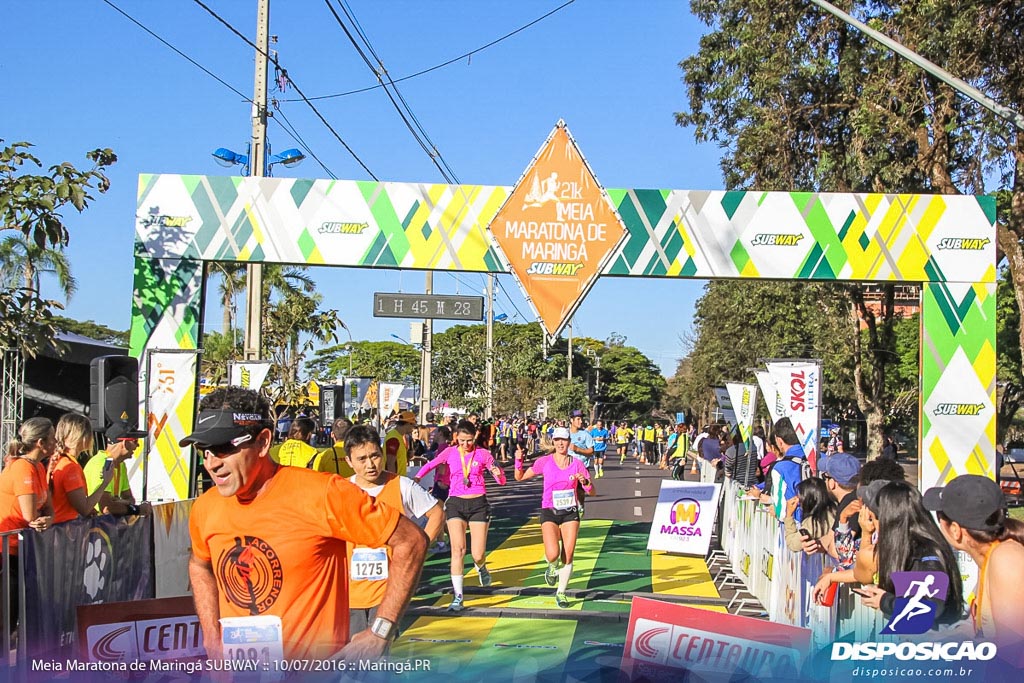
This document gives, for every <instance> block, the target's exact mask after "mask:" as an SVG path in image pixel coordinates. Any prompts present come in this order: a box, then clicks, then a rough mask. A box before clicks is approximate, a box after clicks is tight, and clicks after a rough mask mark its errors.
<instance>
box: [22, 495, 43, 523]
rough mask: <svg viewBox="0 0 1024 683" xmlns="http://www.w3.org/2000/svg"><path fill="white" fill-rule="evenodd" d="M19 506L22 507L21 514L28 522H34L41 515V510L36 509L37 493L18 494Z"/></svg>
mask: <svg viewBox="0 0 1024 683" xmlns="http://www.w3.org/2000/svg"><path fill="white" fill-rule="evenodd" d="M18 507H19V508H20V509H21V516H22V517H24V518H25V521H27V522H33V521H34V520H35V518H36V517H39V512H38V510H37V509H36V494H34V493H26V494H25V495H23V496H18Z"/></svg>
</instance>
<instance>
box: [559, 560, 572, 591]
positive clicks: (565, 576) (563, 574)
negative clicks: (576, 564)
mask: <svg viewBox="0 0 1024 683" xmlns="http://www.w3.org/2000/svg"><path fill="white" fill-rule="evenodd" d="M571 576H572V562H569V563H567V564H566V565H565V566H564V567H562V568H561V569H559V570H558V592H559V593H564V592H565V589H566V588H568V587H569V577H571Z"/></svg>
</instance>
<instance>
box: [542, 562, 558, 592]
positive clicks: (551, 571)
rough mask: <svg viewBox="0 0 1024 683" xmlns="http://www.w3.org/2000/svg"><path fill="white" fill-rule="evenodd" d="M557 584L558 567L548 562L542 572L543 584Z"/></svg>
mask: <svg viewBox="0 0 1024 683" xmlns="http://www.w3.org/2000/svg"><path fill="white" fill-rule="evenodd" d="M557 582H558V567H556V566H555V563H554V562H548V568H547V569H545V570H544V583H546V584H547V585H549V586H554V585H555V584H556V583H557Z"/></svg>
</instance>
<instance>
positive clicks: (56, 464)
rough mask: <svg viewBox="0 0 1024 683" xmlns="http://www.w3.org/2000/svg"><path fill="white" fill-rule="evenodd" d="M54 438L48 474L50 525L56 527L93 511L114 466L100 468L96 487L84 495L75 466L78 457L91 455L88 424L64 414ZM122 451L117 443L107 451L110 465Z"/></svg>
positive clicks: (80, 473)
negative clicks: (51, 517)
mask: <svg viewBox="0 0 1024 683" xmlns="http://www.w3.org/2000/svg"><path fill="white" fill-rule="evenodd" d="M56 438H57V452H56V453H55V454H54V455H53V457H51V458H50V468H49V475H50V493H51V494H52V495H53V523H54V524H60V523H62V522H67V521H69V520H72V519H77V518H78V516H79V515H81V516H82V517H88V516H90V515H92V514H93V513H94V512H95V508H96V504H97V503H98V502H99V501H100V496H102V495H103V492H104V490H105V489H106V488H107V485H108V484H110V482H111V481H112V480H113V478H114V470H115V469H116V467H114V466H112V467H104V468H103V479H102V481H101V483H100V485H99V486H97V487H96V490H95V491H93V492H92V494H91V495H87V494H86V488H87V487H86V483H85V471H84V470H83V469H82V466H81V465H79V464H78V455H79V454H80V453H83V452H87V453H91V452H92V423H90V422H89V418H87V417H86V416H85V415H79V414H77V413H67V414H65V415H63V416H61V418H60V420H58V421H57V433H56ZM123 450H124V446H123V445H121V444H114V445H112V446H111V447H110V448H109V449H107V454H108V456H109V457H110V458H111V460H113V461H114V463H113V464H114V465H116V464H117V461H116V458H117V457H118V456H120V455H121V453H120V451H123ZM122 459H123V458H122Z"/></svg>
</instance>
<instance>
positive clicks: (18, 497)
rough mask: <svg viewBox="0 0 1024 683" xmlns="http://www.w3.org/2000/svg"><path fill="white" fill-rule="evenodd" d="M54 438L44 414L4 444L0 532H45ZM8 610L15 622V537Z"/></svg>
mask: <svg viewBox="0 0 1024 683" xmlns="http://www.w3.org/2000/svg"><path fill="white" fill-rule="evenodd" d="M56 449H57V440H56V439H55V438H54V435H53V423H52V422H50V421H49V420H48V419H46V418H45V417H33V418H30V419H28V420H25V422H24V424H22V425H21V429H19V430H18V438H17V439H14V440H13V441H11V442H10V443H9V444H8V445H7V458H6V461H7V465H6V466H5V467H4V470H3V472H0V515H3V517H0V531H17V530H18V529H29V528H31V529H35V530H36V531H45V530H46V529H48V528H49V527H50V525H51V523H52V522H53V516H52V515H53V506H52V505H51V504H50V497H49V495H48V493H49V492H48V491H47V488H46V468H45V467H44V466H43V461H44V460H47V459H48V458H50V457H52V456H53V452H54V451H55V450H56ZM10 559H11V566H10V567H8V570H9V572H10V577H11V601H10V606H11V611H10V614H9V615H8V625H9V627H10V628H11V629H12V630H13V629H14V627H15V626H16V625H17V623H18V571H19V569H18V538H17V537H16V536H15V537H13V538H11V539H10Z"/></svg>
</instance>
